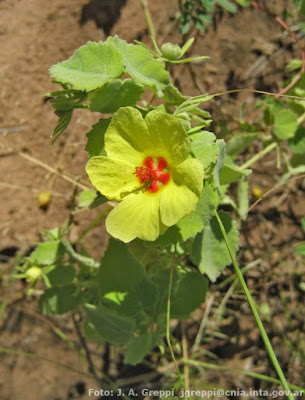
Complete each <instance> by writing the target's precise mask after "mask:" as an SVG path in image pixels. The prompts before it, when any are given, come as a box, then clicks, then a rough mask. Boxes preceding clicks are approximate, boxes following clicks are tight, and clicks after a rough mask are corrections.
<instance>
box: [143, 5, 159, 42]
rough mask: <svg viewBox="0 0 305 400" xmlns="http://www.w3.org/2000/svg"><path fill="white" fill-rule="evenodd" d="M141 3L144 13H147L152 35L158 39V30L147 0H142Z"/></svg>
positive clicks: (148, 25) (146, 16)
mask: <svg viewBox="0 0 305 400" xmlns="http://www.w3.org/2000/svg"><path fill="white" fill-rule="evenodd" d="M141 5H142V8H143V11H144V15H145V18H146V22H147V27H148V30H149V33H150V36H152V37H153V38H154V39H156V31H155V27H154V24H153V22H152V19H151V15H150V12H149V8H148V4H147V0H141Z"/></svg>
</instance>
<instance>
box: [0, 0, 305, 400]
mask: <svg viewBox="0 0 305 400" xmlns="http://www.w3.org/2000/svg"><path fill="white" fill-rule="evenodd" d="M86 2H87V0H65V1H64V2H63V1H60V0H53V1H47V0H2V1H0V47H1V64H0V87H1V91H0V110H1V111H2V112H1V113H0V130H2V131H0V171H1V172H0V190H1V192H0V193H1V197H0V202H1V207H0V253H1V255H2V258H1V260H0V261H1V262H2V264H1V267H3V268H5V267H6V264H5V261H7V260H9V257H10V256H11V255H13V254H15V253H16V252H17V253H23V252H25V251H27V250H28V249H29V248H30V247H31V246H33V245H34V244H35V243H36V242H37V241H38V240H39V238H40V236H39V232H41V231H42V230H44V229H50V228H52V227H55V226H58V225H60V224H62V223H63V221H64V220H65V219H66V218H67V217H68V216H69V211H70V198H71V195H72V192H73V185H72V184H70V183H69V182H67V181H66V180H64V179H63V178H62V176H61V175H60V173H59V174H55V175H54V174H52V173H50V171H49V170H48V167H49V166H51V167H54V168H59V169H60V170H61V171H64V174H66V175H67V174H71V175H72V176H73V177H81V178H82V179H83V180H84V181H85V182H88V181H87V178H86V176H85V174H84V165H85V162H86V157H87V155H86V152H85V151H84V150H83V149H84V145H85V142H86V140H85V135H84V134H85V133H86V132H87V131H88V130H89V129H90V127H91V125H92V124H93V123H94V122H96V121H97V120H98V118H99V116H98V115H96V114H92V115H87V113H86V112H83V111H79V112H78V113H75V116H74V117H73V120H72V123H71V125H70V126H69V128H68V130H67V132H66V133H65V134H64V135H63V137H62V138H61V139H60V140H59V141H58V142H57V143H56V144H55V145H53V146H51V145H50V133H51V131H52V129H53V128H54V126H55V124H56V117H55V115H54V113H53V110H52V107H51V106H50V105H49V104H47V103H45V102H44V101H43V96H44V94H45V93H47V92H49V91H52V90H55V86H54V84H52V83H51V82H50V80H49V77H48V73H47V71H48V68H49V67H50V66H51V65H53V64H54V63H56V62H58V61H61V60H65V59H67V58H68V57H69V56H70V55H72V54H73V52H74V50H75V49H76V48H78V47H79V46H80V45H82V44H85V43H86V42H87V41H88V40H99V39H100V33H99V31H98V30H97V29H96V27H95V25H94V23H93V22H90V23H88V24H87V25H85V26H84V27H82V28H80V26H79V24H78V20H79V18H80V14H81V8H82V6H83V5H84V4H85V3H86ZM291 3H292V0H291V1H288V0H286V1H285V0H283V1H270V8H272V7H273V10H275V11H276V12H281V10H282V9H283V6H284V5H291ZM177 4H178V3H177V1H176V0H168V1H166V2H165V1H161V0H154V1H150V9H151V12H152V18H153V20H154V22H155V25H156V27H157V32H158V37H159V42H160V43H162V42H164V41H173V42H176V41H179V42H180V41H181V37H180V36H179V34H178V30H177V25H176V23H175V21H173V18H174V17H175V15H176V14H177V11H178V6H177ZM214 22H215V28H213V27H212V26H210V28H209V30H208V32H207V34H205V35H198V37H197V42H196V44H195V45H194V47H193V50H192V53H193V55H209V56H210V57H211V60H210V61H209V62H206V63H204V64H197V65H194V67H193V71H194V72H195V74H196V77H197V80H198V82H199V83H200V85H201V86H202V87H203V89H204V90H205V91H207V92H210V93H218V92H222V91H225V90H228V89H232V88H256V89H263V90H268V91H274V92H276V91H277V90H278V89H279V87H280V85H281V83H282V80H283V79H284V76H283V66H284V65H285V64H286V63H287V61H288V60H290V59H291V58H292V57H293V56H295V55H298V53H297V48H296V47H295V46H294V45H293V44H291V40H290V39H289V38H286V39H285V38H284V39H283V38H282V37H281V36H280V29H279V27H278V26H277V25H276V24H275V23H274V21H272V20H270V19H269V18H268V17H266V16H265V15H262V14H259V13H258V12H257V11H254V10H244V11H243V12H240V13H238V14H236V15H235V16H234V17H232V16H229V15H227V14H224V15H222V13H218V15H217V16H216V18H215V21H214ZM145 30H146V22H145V18H144V15H143V12H142V9H141V7H140V5H139V1H138V0H128V5H127V6H126V7H125V8H124V9H123V11H122V15H121V19H120V20H119V21H118V23H117V24H116V25H115V27H114V29H113V32H112V33H113V34H118V35H119V36H120V37H122V38H124V39H125V40H127V41H132V40H134V39H135V38H137V37H139V36H143V34H144V37H143V39H144V41H145V42H147V43H149V40H148V37H147V35H145ZM283 46H286V47H283ZM282 48H284V50H283V51H281V50H280V49H282ZM274 54H275V56H274ZM259 57H262V61H265V62H266V66H265V68H264V69H263V70H262V71H261V72H258V73H256V74H255V73H253V72H252V73H251V70H250V67H251V66H252V65H253V63H254V62H255V61H256V60H257V59H258V58H259ZM174 76H175V77H176V82H177V84H178V85H179V86H180V87H181V90H182V91H183V92H184V93H185V94H188V95H194V94H198V90H197V89H196V87H195V86H194V83H193V81H192V79H191V75H190V71H189V69H188V68H187V67H185V66H179V67H177V68H176V69H175V71H174ZM244 102H245V103H246V104H247V107H249V108H250V109H251V107H252V109H253V106H254V103H255V97H254V96H253V95H249V94H238V95H236V96H229V95H226V96H222V97H218V98H216V100H215V101H213V102H212V103H211V105H209V109H210V111H212V113H213V117H214V118H215V119H217V118H223V117H226V116H228V115H230V114H231V115H232V114H233V115H234V114H235V115H237V114H238V112H239V108H240V105H241V104H243V103H244ZM15 128H18V129H21V130H20V131H14V129H15ZM4 129H8V130H9V131H8V132H7V133H4V131H3V130H4ZM254 151H257V149H256V148H254ZM25 157H26V158H25ZM37 160H38V161H41V162H43V166H42V165H41V164H40V165H38V164H37ZM267 170H268V171H270V173H266V171H267ZM277 173H278V172H275V161H274V158H267V159H266V160H265V161H264V162H263V163H260V165H257V173H256V175H255V176H253V178H252V185H259V186H260V187H261V189H262V190H263V191H267V190H269V189H270V188H272V187H273V185H274V183H275V182H276V174H277ZM43 190H48V191H50V192H52V194H53V198H52V202H51V204H50V206H49V208H48V209H47V211H42V210H41V209H39V207H38V204H37V194H38V193H39V192H41V191H43ZM304 197H305V196H304V184H303V185H302V183H301V182H300V181H294V182H291V183H290V184H288V185H286V186H285V187H284V188H280V189H277V190H276V191H274V192H273V193H272V195H270V197H269V199H267V200H266V201H263V202H262V203H261V204H260V205H259V206H257V207H256V208H255V209H253V211H252V212H251V214H250V216H249V219H248V221H247V223H245V224H244V225H243V234H242V237H241V252H240V255H239V257H240V261H241V263H242V264H243V265H244V264H246V263H249V262H253V261H254V260H258V261H257V264H256V267H255V268H253V269H252V270H250V272H248V275H247V277H248V279H249V285H250V287H251V288H252V290H253V292H254V294H255V295H256V297H257V299H258V302H259V304H263V303H264V302H267V300H268V302H270V303H271V304H270V305H271V308H272V313H271V316H269V320H268V317H266V320H267V323H270V322H271V323H272V324H271V325H272V329H271V328H270V332H269V333H270V334H271V337H272V341H273V344H274V346H275V350H276V351H277V352H278V354H279V355H280V360H281V361H282V363H283V366H284V368H285V371H286V372H287V371H288V378H289V379H290V381H291V382H292V383H295V384H300V385H301V384H302V383H304V358H305V355H304V353H305V351H304V348H303V350H302V351H301V350H300V351H298V350H297V349H298V345H299V343H301V342H302V341H303V343H304V333H303V332H304V309H303V308H302V307H301V306H300V305H301V304H302V301H303V300H302V299H303V298H302V293H301V292H300V291H298V290H297V289H296V285H297V281H298V280H300V279H301V274H304V269H303V265H302V263H301V260H300V258H296V257H295V256H294V253H293V244H294V243H295V242H296V241H297V240H301V239H302V238H303V234H302V232H301V230H300V227H299V226H298V221H299V220H300V218H301V217H303V216H304V215H305V210H304ZM252 201H253V202H254V199H252ZM91 214H92V212H91ZM91 214H90V215H91ZM88 216H89V214H88V213H83V214H82V215H81V216H80V217H78V218H77V226H76V228H75V232H74V233H73V234H74V235H78V234H79V233H80V232H81V231H82V230H83V229H84V227H85V226H86V225H87V221H86V220H87V218H88ZM90 218H92V217H90ZM89 242H90V243H91V246H89ZM106 242H107V235H106V234H105V230H104V228H103V225H102V224H101V225H100V227H99V229H98V230H96V231H94V232H93V233H92V234H91V235H90V236H89V240H88V249H90V250H93V254H94V255H96V256H98V255H99V254H100V250H101V249H102V250H103V249H104V248H105V245H106ZM90 247H92V248H90ZM229 273H230V272H229V271H227V274H229ZM298 274H299V275H298ZM4 289H5V290H4V295H7V296H8V298H9V300H8V307H7V310H6V313H5V315H4V318H3V320H2V322H1V324H0V346H1V347H6V348H9V349H14V350H17V351H20V352H27V353H35V354H37V357H36V358H35V359H34V360H30V359H27V358H26V357H25V356H24V355H22V354H18V355H4V354H1V360H2V362H1V364H0V398H1V399H3V400H21V399H22V400H36V399H37V400H38V399H39V400H66V399H86V398H88V395H87V389H88V388H89V387H96V384H95V383H94V381H93V380H92V379H91V378H89V377H87V376H85V375H80V373H79V372H75V371H73V370H72V369H73V368H74V369H76V370H78V371H82V372H83V373H84V374H85V373H87V370H88V369H87V364H86V361H85V359H84V355H83V354H82V353H78V352H76V351H75V350H74V349H73V348H72V347H71V346H73V343H74V345H77V338H76V336H75V331H74V327H73V324H72V322H71V320H70V319H69V318H68V317H65V316H64V317H58V318H53V319H49V318H48V319H47V318H45V317H43V316H41V315H40V314H39V312H38V311H37V305H36V300H35V299H24V298H21V299H19V297H18V296H19V294H20V292H21V291H22V283H21V282H18V283H17V284H13V285H12V286H9V284H8V283H6V284H5V287H4ZM279 293H281V296H280V300H279ZM223 295H224V293H219V290H218V289H217V287H216V286H212V288H211V295H210V298H211V297H212V296H214V297H212V298H214V302H213V306H212V311H211V315H212V316H213V318H211V321H210V322H209V326H208V328H209V329H210V330H211V331H213V329H216V328H215V326H217V329H218V330H219V331H221V332H222V333H223V334H224V335H226V336H225V338H224V339H216V338H214V339H213V340H212V341H211V340H210V342H207V344H206V345H204V346H203V348H202V351H213V352H214V353H215V354H217V356H218V357H220V358H221V359H223V363H224V364H226V365H231V366H232V367H236V366H237V367H239V368H248V369H249V370H253V369H255V370H256V371H257V372H261V373H266V374H272V372H271V368H270V365H269V363H268V361H267V357H266V355H265V351H264V349H263V345H262V343H261V341H260V338H259V335H258V333H257V331H256V330H255V329H254V325H253V321H252V317H251V316H249V310H248V308H247V306H246V305H245V304H244V300H243V298H242V296H241V292H240V291H239V290H236V291H235V292H234V293H233V294H232V296H231V298H230V299H229V301H228V304H227V307H228V309H227V310H226V312H225V318H223V319H222V321H221V322H219V321H218V322H217V321H216V316H217V313H216V312H217V310H218V306H219V303H220V302H221V300H222V298H223ZM204 309H205V308H203V310H199V311H198V312H197V313H195V315H194V320H195V324H192V323H190V324H189V328H188V337H189V339H190V340H192V339H193V337H194V335H195V334H196V331H197V329H198V321H200V318H202V312H203V311H204ZM241 317H242V318H241ZM215 324H216V325H215ZM56 327H60V329H61V330H62V331H63V332H64V333H65V334H66V336H67V337H68V339H69V340H70V341H71V342H67V341H63V340H62V339H60V338H59V337H58V336H57V335H56V332H55V331H56V329H55V328H56ZM210 339H211V338H210ZM283 342H285V343H286V346H284V347H283V344H282V343H283ZM287 343H288V344H287ZM93 349H95V348H94V347H93ZM103 351H104V350H103ZM103 351H102V350H94V357H95V359H96V362H97V364H98V365H99V364H102V361H101V358H102V354H103ZM300 354H301V356H300ZM44 358H45V359H49V360H50V359H51V360H53V362H55V363H62V364H65V365H69V366H70V367H71V369H70V370H68V369H65V368H63V367H62V366H60V365H58V364H54V363H53V364H52V363H50V362H48V361H47V360H45V359H44ZM203 359H204V358H203ZM115 368H118V367H117V366H116V367H115ZM122 371H124V370H122ZM122 371H121V373H120V378H125V376H124V372H122ZM140 372H141V371H140ZM129 373H130V371H129ZM136 373H139V371H137V372H134V374H136ZM126 376H127V375H126ZM201 379H202V376H198V380H197V385H198V387H199V388H202V387H200V385H202V381H201ZM207 379H208V381H209V382H211V383H217V386H219V387H221V385H224V386H225V387H228V388H229V387H231V386H232V387H234V385H237V386H239V387H243V385H244V386H245V387H251V385H254V384H255V385H258V383H257V382H254V381H252V380H249V379H248V378H247V379H245V378H238V379H237V378H236V379H235V378H234V379H232V377H231V376H230V375H228V376H227V375H226V374H221V375H219V374H215V373H213V374H209V375H208V376H207ZM260 384H261V386H260V387H262V388H270V384H268V385H269V386H268V385H265V384H264V383H260ZM144 386H145V384H144Z"/></svg>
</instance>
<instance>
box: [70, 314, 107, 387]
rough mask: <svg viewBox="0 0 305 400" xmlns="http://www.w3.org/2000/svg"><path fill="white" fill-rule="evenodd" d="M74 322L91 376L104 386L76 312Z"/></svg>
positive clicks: (73, 316)
mask: <svg viewBox="0 0 305 400" xmlns="http://www.w3.org/2000/svg"><path fill="white" fill-rule="evenodd" d="M72 321H73V324H74V327H75V330H76V333H77V336H78V338H79V341H80V343H81V345H82V347H83V349H84V350H85V354H86V359H87V363H88V369H89V372H90V374H92V375H93V377H94V379H95V380H96V383H97V384H98V385H101V384H102V378H101V377H99V376H98V374H97V372H96V369H95V366H94V363H93V360H92V357H91V353H90V350H89V348H88V345H87V342H86V339H85V338H84V336H83V334H82V331H81V329H80V326H79V323H78V321H77V319H76V314H75V312H73V313H72Z"/></svg>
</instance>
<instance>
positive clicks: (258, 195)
mask: <svg viewBox="0 0 305 400" xmlns="http://www.w3.org/2000/svg"><path fill="white" fill-rule="evenodd" d="M252 193H253V195H254V197H256V198H257V199H261V198H262V197H263V195H264V193H263V191H262V190H261V189H260V188H259V187H257V186H254V187H253V188H252Z"/></svg>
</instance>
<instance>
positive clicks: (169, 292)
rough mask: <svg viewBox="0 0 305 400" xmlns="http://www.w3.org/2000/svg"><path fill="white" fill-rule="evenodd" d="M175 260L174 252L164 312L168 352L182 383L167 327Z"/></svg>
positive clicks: (168, 327)
mask: <svg viewBox="0 0 305 400" xmlns="http://www.w3.org/2000/svg"><path fill="white" fill-rule="evenodd" d="M175 260H176V251H175V253H174V255H173V261H172V265H171V269H170V275H169V283H168V296H167V310H166V342H167V345H168V348H169V352H170V354H171V357H172V360H173V362H174V364H175V367H176V371H177V374H178V376H179V378H180V381H181V382H183V379H182V376H181V373H180V369H179V367H178V364H177V361H176V357H175V354H174V351H173V347H172V344H171V339H170V326H169V322H170V312H171V293H172V286H173V276H174V268H175Z"/></svg>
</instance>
